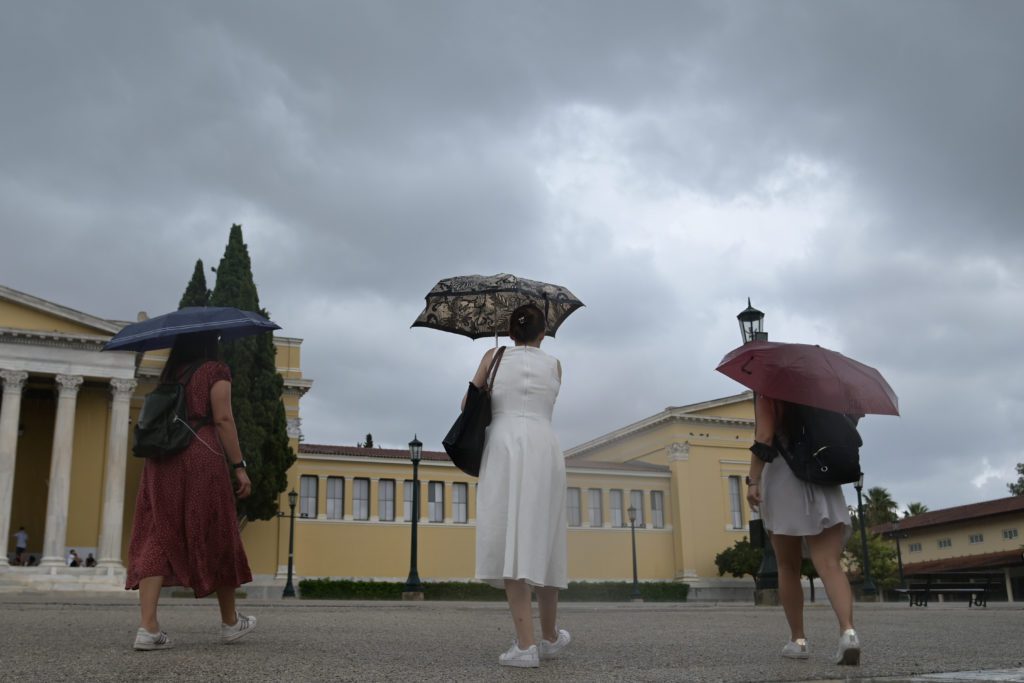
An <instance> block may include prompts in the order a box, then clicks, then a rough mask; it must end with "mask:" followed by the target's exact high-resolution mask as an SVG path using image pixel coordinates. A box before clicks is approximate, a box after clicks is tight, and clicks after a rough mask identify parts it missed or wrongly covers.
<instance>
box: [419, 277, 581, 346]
mask: <svg viewBox="0 0 1024 683" xmlns="http://www.w3.org/2000/svg"><path fill="white" fill-rule="evenodd" d="M426 300H427V305H426V307H425V308H424V309H423V312H422V313H420V314H419V317H417V318H416V321H415V322H413V324H412V327H432V328H434V329H435V330H442V331H444V332H454V333H455V334H462V335H465V336H467V337H469V338H470V339H480V338H481V337H497V336H507V335H508V318H509V316H510V315H511V314H512V311H514V310H515V309H516V308H518V307H519V306H522V305H523V304H527V303H534V304H537V306H538V307H539V308H540V309H541V310H542V311H544V312H545V314H546V316H547V323H548V324H547V331H546V332H545V334H546V335H547V336H549V337H554V336H555V332H557V331H558V327H559V326H560V325H561V324H562V322H563V321H564V320H565V319H566V318H568V317H569V314H570V313H572V312H573V311H575V310H576V309H577V308H580V307H581V306H583V302H582V301H580V300H579V299H577V298H576V296H575V295H574V294H573V293H572V292H570V291H569V290H568V289H566V288H565V287H559V286H558V285H549V284H547V283H544V282H537V281H536V280H526V279H523V278H519V277H516V276H515V275H508V274H506V273H500V274H498V275H491V276H484V275H463V276H459V277H449V278H445V279H444V280H441V281H440V282H438V283H437V284H436V285H434V288H433V289H431V290H430V293H429V294H427V296H426Z"/></svg>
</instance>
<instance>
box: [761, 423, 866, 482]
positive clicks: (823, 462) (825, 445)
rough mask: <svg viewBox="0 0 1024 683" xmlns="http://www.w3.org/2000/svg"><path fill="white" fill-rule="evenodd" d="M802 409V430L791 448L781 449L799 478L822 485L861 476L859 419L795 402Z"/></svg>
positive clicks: (853, 479)
mask: <svg viewBox="0 0 1024 683" xmlns="http://www.w3.org/2000/svg"><path fill="white" fill-rule="evenodd" d="M791 405H792V407H795V408H796V409H798V410H799V411H800V412H799V418H800V419H799V422H800V425H801V427H800V433H799V434H797V435H796V436H795V438H794V439H793V442H792V443H791V444H789V447H788V448H782V447H780V448H779V449H778V450H779V452H780V453H781V454H782V457H783V458H785V460H786V464H787V465H789V468H790V469H791V470H793V474H794V475H796V477H797V479H802V480H804V481H808V482H810V483H812V484H820V485H822V486H836V485H838V484H850V483H853V482H855V481H857V480H858V479H860V476H861V471H860V447H861V446H862V445H863V443H864V442H863V441H861V438H860V434H858V433H857V426H856V423H855V422H854V421H853V419H852V418H850V417H849V416H847V415H844V414H842V413H837V412H834V411H832V410H824V409H822V408H812V407H811V406H804V405H796V404H791Z"/></svg>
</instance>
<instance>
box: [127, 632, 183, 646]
mask: <svg viewBox="0 0 1024 683" xmlns="http://www.w3.org/2000/svg"><path fill="white" fill-rule="evenodd" d="M132 647H133V648H134V649H136V650H166V649H168V648H171V647H174V645H173V644H172V643H171V639H170V638H168V637H167V634H166V633H164V632H163V631H160V632H159V633H150V632H149V631H147V630H146V629H144V628H140V629H139V630H138V632H137V633H136V634H135V644H134V645H132Z"/></svg>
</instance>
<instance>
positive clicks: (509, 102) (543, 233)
mask: <svg viewBox="0 0 1024 683" xmlns="http://www.w3.org/2000/svg"><path fill="white" fill-rule="evenodd" d="M4 5H5V8H4V12H3V14H4V19H3V21H2V22H0V92H2V97H0V231H2V232H0V235H2V247H0V283H2V284H4V285H6V286H8V287H12V288H14V289H18V290H22V291H25V292H29V293H31V294H34V295H36V296H40V297H43V298H45V299H49V300H52V301H55V302H58V303H61V304H63V305H66V306H70V307H72V308H76V309H80V310H83V311H86V312H89V313H92V314H94V315H99V316H102V317H107V318H114V319H121V320H133V319H134V318H135V315H136V314H137V312H138V311H142V310H145V311H148V312H149V313H150V314H151V315H154V314H157V313H162V312H166V311H167V310H171V309H173V308H174V307H175V306H176V305H177V302H178V299H179V297H180V296H181V293H182V292H183V290H184V288H185V285H186V283H187V282H188V279H189V276H190V275H191V272H192V268H193V265H194V263H195V260H196V259H197V258H202V259H203V261H204V262H205V263H206V264H207V265H208V266H211V265H213V266H215V265H216V263H217V261H218V260H219V259H220V257H221V256H222V254H223V250H224V245H225V243H226V240H227V235H228V229H229V227H230V226H231V224H232V223H235V222H237V223H241V224H242V225H243V227H244V235H245V239H246V241H247V243H248V245H249V250H250V254H251V256H252V259H253V268H254V271H255V276H256V280H257V284H258V286H259V292H260V296H261V303H262V304H263V305H264V306H265V307H266V308H267V309H269V311H270V312H271V315H272V317H273V318H274V320H275V321H277V322H278V323H279V324H281V325H282V326H283V327H284V330H283V333H284V334H286V335H290V336H294V337H301V338H303V339H304V340H305V342H304V344H303V371H304V373H305V374H306V376H307V377H310V378H312V379H313V380H314V386H313V389H312V391H311V392H310V393H309V394H308V395H307V396H306V398H305V399H304V400H303V404H302V416H303V430H304V433H305V437H306V441H307V442H309V443H329V444H351V445H354V444H355V443H356V442H358V441H361V440H362V439H363V437H364V436H365V434H366V433H367V432H372V433H373V435H374V439H375V441H377V442H378V443H381V444H383V445H385V446H391V447H403V448H404V447H405V444H406V443H407V442H408V441H409V440H410V439H411V438H412V436H413V434H414V433H417V434H419V436H420V438H421V439H422V440H423V441H424V443H425V445H426V447H427V448H431V449H440V441H441V438H442V437H443V435H444V433H445V432H446V431H447V428H448V426H449V425H450V423H451V421H452V420H453V419H454V417H455V416H456V413H457V410H458V404H459V400H460V398H461V394H462V391H463V389H464V386H465V382H466V381H467V380H468V379H469V377H470V376H471V375H472V372H473V370H474V369H475V367H476V364H477V362H478V360H479V357H480V355H481V354H482V353H483V352H484V351H485V350H486V349H487V348H488V346H489V345H492V344H493V341H488V340H480V341H477V342H471V341H469V340H467V339H465V338H463V337H457V336H454V335H449V334H444V333H441V332H437V331H434V330H428V329H422V328H416V329H409V325H410V323H411V322H412V321H413V319H414V318H415V317H416V315H417V314H418V313H419V311H420V310H421V308H422V306H423V296H424V295H425V294H426V292H427V291H429V290H430V288H431V287H432V286H433V285H434V284H435V283H436V282H437V280H439V279H441V278H444V277H449V276H452V275H460V274H470V273H481V274H493V273H498V272H508V273H514V274H517V275H520V276H523V277H528V278H533V279H538V280H544V281H548V282H554V283H557V284H561V285H564V286H566V287H569V288H570V289H571V290H572V291H573V292H574V293H575V294H576V295H577V296H578V297H579V298H581V299H582V300H583V301H584V302H585V303H586V308H583V309H580V310H579V311H577V312H576V313H575V314H573V315H572V316H571V317H570V318H569V319H568V320H567V321H566V323H565V324H564V325H563V326H562V328H561V329H560V330H559V334H558V339H552V340H548V341H546V342H545V350H547V351H549V352H550V353H552V354H554V355H556V356H558V357H559V358H560V359H561V360H562V364H563V367H564V373H565V377H564V385H563V388H562V393H561V396H560V399H559V404H558V406H557V408H556V427H557V430H558V433H559V436H560V439H561V441H562V445H563V447H565V448H569V447H571V446H574V445H577V444H579V443H581V442H583V441H587V440H589V439H592V438H594V437H596V436H599V435H601V434H604V433H606V432H608V431H610V430H613V429H616V428H619V427H622V426H624V425H626V424H629V423H631V422H633V421H635V420H638V419H642V418H644V417H647V416H649V415H652V414H654V413H656V412H658V411H660V410H662V409H664V408H665V407H666V406H670V405H683V404H687V403H694V402H699V401H704V400H709V399H713V398H718V397H722V396H727V395H731V394H735V393H738V392H739V391H740V390H742V387H740V386H739V385H737V384H735V383H733V382H732V381H731V380H729V379H727V378H725V377H724V376H722V375H719V374H718V373H716V372H715V371H714V367H715V365H716V364H717V363H718V361H719V360H720V359H721V357H722V356H723V355H724V354H725V353H726V352H727V351H729V350H730V349H732V348H733V347H735V346H736V345H738V343H739V341H740V339H739V330H738V326H737V324H736V317H735V316H736V314H737V313H738V312H739V311H740V310H742V309H743V308H744V307H745V306H746V298H747V297H748V296H749V297H751V299H752V301H753V303H754V305H755V306H756V307H757V308H759V309H761V310H763V311H764V312H765V313H766V320H765V328H766V330H767V331H768V333H769V335H770V337H771V339H773V340H779V341H794V342H811V343H819V344H821V345H823V346H828V347H831V348H835V349H838V350H841V351H842V352H844V353H846V354H847V355H850V356H852V357H855V358H857V359H859V360H862V361H863V362H866V363H868V364H869V365H873V366H875V367H877V368H878V369H879V370H880V371H881V372H882V373H883V374H884V375H885V376H886V377H887V378H888V379H889V381H890V383H891V384H892V386H893V387H894V388H895V390H896V392H897V393H898V394H899V397H900V407H901V409H902V413H903V416H902V417H900V418H893V417H871V418H869V419H867V420H865V421H864V422H862V423H861V424H862V433H863V436H864V440H865V448H864V449H863V455H862V459H863V463H862V464H863V466H864V469H865V471H866V473H867V485H868V486H874V485H880V486H885V487H887V488H888V489H889V490H890V492H891V493H892V495H893V496H894V498H895V499H896V500H897V501H899V502H900V503H901V504H905V503H907V502H910V501H920V502H923V503H925V504H926V505H928V506H929V507H930V508H932V509H936V508H940V507H946V506H950V505H958V504H963V503H969V502H974V501H978V500H985V499H990V498H996V497H1002V496H1005V495H1008V492H1007V490H1006V482H1007V481H1009V480H1011V478H1015V477H1014V476H1013V474H1012V472H1013V467H1014V465H1015V463H1017V462H1021V461H1024V446H1022V439H1021V434H1022V433H1024V363H1022V361H1021V353H1020V351H1019V347H1020V344H1021V340H1022V339H1024V316H1021V310H1022V289H1024V275H1022V273H1024V269H1022V265H1024V263H1022V261H1024V224H1022V217H1024V173H1022V168H1021V163H1022V162H1021V160H1022V159H1024V136H1022V134H1021V124H1022V121H1024V89H1022V88H1021V87H1020V85H1021V82H1020V78H1021V74H1022V73H1024V43H1022V41H1021V40H1020V36H1021V29H1022V28H1024V5H1022V4H1020V3H1014V2H994V1H988V2H972V3H966V2H910V1H903V2H899V3H863V2H845V3H844V2H831V3H818V2H810V1H807V2H771V3H762V2H736V3H730V2H721V1H718V0H716V1H715V2H707V3H700V2H679V1H671V2H654V1H652V0H645V1H644V2H625V1H621V2H610V1H607V0H603V1H602V0H598V1H589V2H569V1H562V2H557V1H556V2H552V1H550V0H545V1H542V2H488V1H483V0H467V1H465V2H456V1H444V2H441V1H435V2H412V1H407V2H385V1H382V0H371V1H367V2H326V1H325V2H313V1H304V2H299V3H293V2H288V3H285V2H278V3H270V2H251V1H246V2H216V3H209V2H173V3H169V2H141V1H140V2H132V3H124V2H116V3H115V2H109V3H104V2H90V3H81V2H46V1H43V2H32V3H15V2H9V3H4ZM212 277H213V276H212V274H211V278H212ZM211 284H212V282H211Z"/></svg>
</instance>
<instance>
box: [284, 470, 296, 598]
mask: <svg viewBox="0 0 1024 683" xmlns="http://www.w3.org/2000/svg"><path fill="white" fill-rule="evenodd" d="M298 499H299V494H297V493H295V489H292V490H291V491H289V492H288V508H289V510H290V512H289V515H288V516H289V517H290V519H289V522H288V581H286V582H285V584H284V593H282V594H281V597H282V598H294V597H295V586H294V585H292V568H293V567H294V562H295V503H297V502H298Z"/></svg>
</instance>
